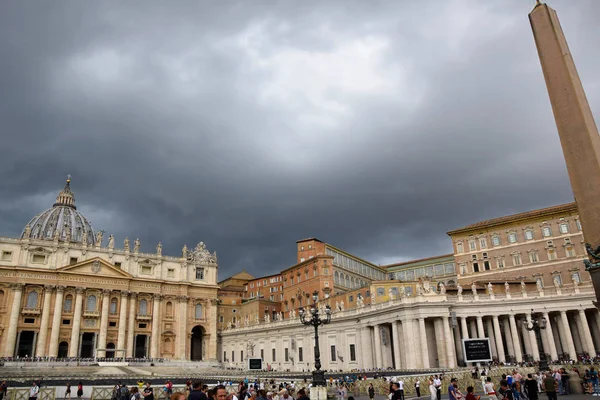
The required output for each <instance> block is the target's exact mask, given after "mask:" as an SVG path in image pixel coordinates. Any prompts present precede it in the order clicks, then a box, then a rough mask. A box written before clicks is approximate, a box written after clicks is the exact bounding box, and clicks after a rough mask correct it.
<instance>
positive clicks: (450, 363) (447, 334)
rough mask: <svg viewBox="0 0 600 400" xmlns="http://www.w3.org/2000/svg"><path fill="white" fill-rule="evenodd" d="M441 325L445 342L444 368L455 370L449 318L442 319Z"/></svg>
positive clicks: (454, 355) (454, 354)
mask: <svg viewBox="0 0 600 400" xmlns="http://www.w3.org/2000/svg"><path fill="white" fill-rule="evenodd" d="M442 324H443V325H444V341H445V342H446V360H447V364H446V366H447V367H448V368H456V353H455V351H454V341H453V338H452V332H451V331H450V317H442ZM422 353H423V352H422ZM423 354H426V353H423Z"/></svg>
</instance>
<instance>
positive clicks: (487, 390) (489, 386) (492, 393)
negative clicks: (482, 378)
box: [483, 376, 498, 400]
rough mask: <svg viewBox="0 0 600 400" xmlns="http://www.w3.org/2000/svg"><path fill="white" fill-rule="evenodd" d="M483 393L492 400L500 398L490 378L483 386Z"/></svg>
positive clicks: (489, 377)
mask: <svg viewBox="0 0 600 400" xmlns="http://www.w3.org/2000/svg"><path fill="white" fill-rule="evenodd" d="M483 392H484V394H486V395H487V396H489V398H490V400H498V396H497V395H496V389H495V388H494V383H493V382H492V377H491V376H488V377H487V379H486V382H485V385H483Z"/></svg>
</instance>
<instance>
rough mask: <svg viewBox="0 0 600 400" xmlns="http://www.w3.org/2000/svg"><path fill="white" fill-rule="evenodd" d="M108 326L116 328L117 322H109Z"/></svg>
mask: <svg viewBox="0 0 600 400" xmlns="http://www.w3.org/2000/svg"><path fill="white" fill-rule="evenodd" d="M108 326H110V327H111V328H114V327H116V326H117V321H110V322H109V323H108Z"/></svg>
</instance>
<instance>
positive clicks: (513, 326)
mask: <svg viewBox="0 0 600 400" xmlns="http://www.w3.org/2000/svg"><path fill="white" fill-rule="evenodd" d="M508 320H509V322H510V333H511V336H512V342H513V348H514V350H515V360H516V362H518V363H520V362H523V353H522V352H521V343H520V342H519V331H517V321H515V315H514V314H509V316H508ZM506 339H507V341H508V338H506Z"/></svg>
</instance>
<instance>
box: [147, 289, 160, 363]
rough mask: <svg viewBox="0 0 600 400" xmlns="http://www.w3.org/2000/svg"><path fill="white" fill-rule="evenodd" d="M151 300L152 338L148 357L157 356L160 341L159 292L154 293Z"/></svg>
mask: <svg viewBox="0 0 600 400" xmlns="http://www.w3.org/2000/svg"><path fill="white" fill-rule="evenodd" d="M152 299H153V301H152V339H151V342H150V358H158V357H159V355H158V345H159V342H160V299H161V296H160V294H155V295H154V296H153V298H152Z"/></svg>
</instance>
